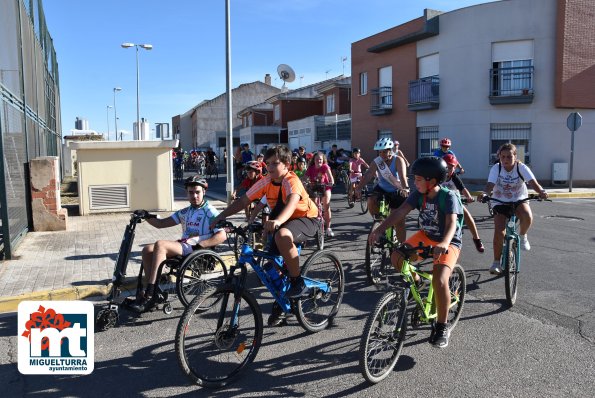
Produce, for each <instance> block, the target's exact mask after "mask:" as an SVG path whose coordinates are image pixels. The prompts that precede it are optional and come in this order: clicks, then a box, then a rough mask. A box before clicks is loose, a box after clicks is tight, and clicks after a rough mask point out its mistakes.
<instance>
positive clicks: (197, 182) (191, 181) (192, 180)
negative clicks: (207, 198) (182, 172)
mask: <svg viewBox="0 0 595 398" xmlns="http://www.w3.org/2000/svg"><path fill="white" fill-rule="evenodd" d="M188 187H203V188H204V189H205V191H206V190H207V189H209V183H208V182H207V180H205V179H204V178H202V177H201V176H199V175H195V176H192V177H188V178H186V181H184V188H188Z"/></svg>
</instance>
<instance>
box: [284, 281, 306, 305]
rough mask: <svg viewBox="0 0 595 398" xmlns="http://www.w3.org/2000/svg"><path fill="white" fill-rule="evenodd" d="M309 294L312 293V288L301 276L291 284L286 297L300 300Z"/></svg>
mask: <svg viewBox="0 0 595 398" xmlns="http://www.w3.org/2000/svg"><path fill="white" fill-rule="evenodd" d="M308 293H310V288H309V287H307V286H306V284H305V283H304V280H303V279H302V277H301V276H300V277H299V278H296V279H295V280H294V281H292V282H291V287H290V288H289V290H288V291H287V293H286V294H285V297H287V298H294V299H298V298H300V297H303V296H307V295H308Z"/></svg>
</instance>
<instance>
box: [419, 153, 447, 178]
mask: <svg viewBox="0 0 595 398" xmlns="http://www.w3.org/2000/svg"><path fill="white" fill-rule="evenodd" d="M446 173H447V169H446V162H445V161H444V159H442V158H439V157H436V156H428V157H425V158H419V159H417V160H416V161H415V162H413V164H412V165H411V174H413V175H414V176H421V177H423V178H425V179H426V180H430V179H431V178H435V179H436V181H437V184H440V183H441V182H444V180H446Z"/></svg>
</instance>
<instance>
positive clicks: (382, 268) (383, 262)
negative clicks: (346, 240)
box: [364, 221, 391, 285]
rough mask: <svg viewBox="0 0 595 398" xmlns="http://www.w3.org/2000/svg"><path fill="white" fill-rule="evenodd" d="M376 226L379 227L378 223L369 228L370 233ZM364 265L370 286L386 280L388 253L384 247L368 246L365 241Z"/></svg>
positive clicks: (388, 264) (375, 222)
mask: <svg viewBox="0 0 595 398" xmlns="http://www.w3.org/2000/svg"><path fill="white" fill-rule="evenodd" d="M378 225H380V222H379V221H374V222H373V223H372V228H370V233H372V231H374V230H375V229H376V228H377V227H378ZM364 264H365V267H366V275H367V276H368V281H369V282H370V283H371V284H372V285H377V284H379V283H381V282H382V281H383V280H384V279H385V278H386V276H387V274H388V272H389V271H390V268H391V264H390V251H389V250H388V249H387V248H385V247H384V246H380V245H377V244H373V245H370V243H369V242H367V241H366V258H365V263H364Z"/></svg>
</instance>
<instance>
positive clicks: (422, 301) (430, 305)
mask: <svg viewBox="0 0 595 398" xmlns="http://www.w3.org/2000/svg"><path fill="white" fill-rule="evenodd" d="M413 272H415V273H416V274H417V275H419V277H420V278H423V279H426V280H428V281H429V282H430V287H429V288H428V294H427V295H426V297H422V296H421V294H420V293H419V291H418V290H417V286H416V285H415V280H414V279H413V274H412V273H413ZM400 274H401V276H403V279H404V280H405V283H406V293H408V292H409V291H411V296H412V297H413V300H415V302H416V303H417V304H418V305H419V308H421V317H420V321H422V322H424V323H429V322H431V321H432V320H434V319H436V317H437V316H438V314H437V313H436V303H435V302H434V286H433V285H432V279H433V275H432V274H431V273H429V272H423V271H420V270H419V268H417V267H415V266H414V265H412V264H411V263H410V262H409V260H404V261H403V266H402V268H401V273H400ZM457 302H458V301H457ZM453 305H454V304H453ZM451 306H452V305H451Z"/></svg>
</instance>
